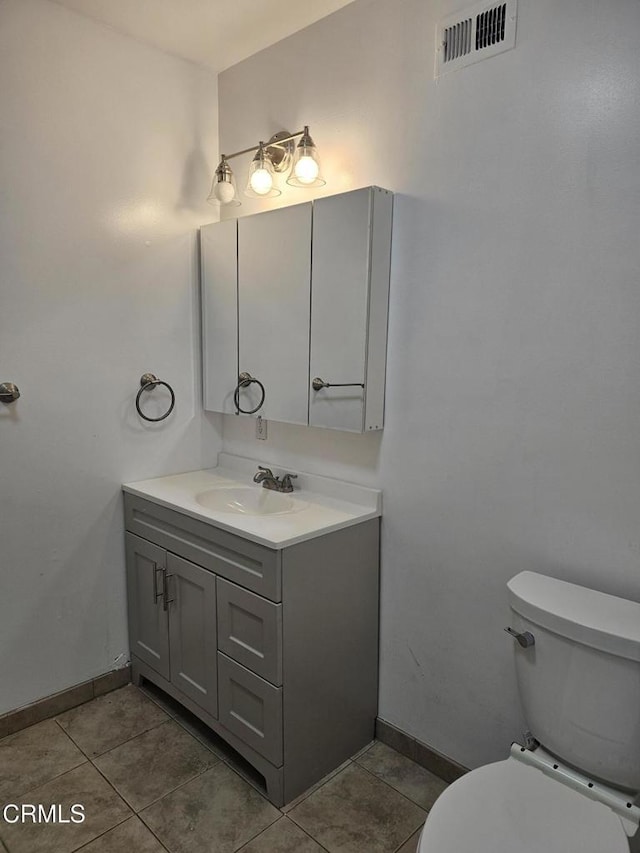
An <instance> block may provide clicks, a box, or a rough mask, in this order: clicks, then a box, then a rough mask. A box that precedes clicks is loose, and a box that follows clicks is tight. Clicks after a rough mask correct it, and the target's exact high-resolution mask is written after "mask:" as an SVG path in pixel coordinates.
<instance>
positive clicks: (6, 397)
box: [0, 382, 20, 405]
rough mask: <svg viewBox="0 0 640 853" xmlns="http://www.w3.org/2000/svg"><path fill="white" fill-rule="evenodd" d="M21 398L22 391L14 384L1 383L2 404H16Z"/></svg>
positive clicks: (0, 401)
mask: <svg viewBox="0 0 640 853" xmlns="http://www.w3.org/2000/svg"><path fill="white" fill-rule="evenodd" d="M19 396H20V389H19V388H18V386H17V385H14V383H13V382H0V403H6V404H7V405H8V404H9V403H15V401H16V400H17V399H18V397H19Z"/></svg>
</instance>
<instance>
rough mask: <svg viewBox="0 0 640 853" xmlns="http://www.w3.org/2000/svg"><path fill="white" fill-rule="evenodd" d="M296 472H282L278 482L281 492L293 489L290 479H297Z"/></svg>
mask: <svg viewBox="0 0 640 853" xmlns="http://www.w3.org/2000/svg"><path fill="white" fill-rule="evenodd" d="M297 478H298V475H297V474H284V475H283V477H282V479H281V480H280V483H281V485H282V491H283V492H292V491H293V483H292V482H291V481H292V480H297Z"/></svg>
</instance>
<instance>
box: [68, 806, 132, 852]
mask: <svg viewBox="0 0 640 853" xmlns="http://www.w3.org/2000/svg"><path fill="white" fill-rule="evenodd" d="M132 817H133V815H127V817H125V819H124V820H120V821H118V823H114V825H113V826H110V827H109V829H105V831H104V832H101V833H100V834H99V835H96V836H95V838H91V839H90V840H89V841H87V842H86V844H83V845H82V847H74V848H73V850H71V851H69V853H80V851H82V850H85V849H86V848H87V847H88V846H89V845H90V844H93V842H94V841H97V840H98V838H102V836H103V835H106V834H107V832H111V830H112V829H116V827H118V826H122V824H123V823H126V822H127V821H128V820H131V818H132Z"/></svg>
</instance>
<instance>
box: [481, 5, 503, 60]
mask: <svg viewBox="0 0 640 853" xmlns="http://www.w3.org/2000/svg"><path fill="white" fill-rule="evenodd" d="M506 19H507V4H506V3H502V4H501V5H500V6H496V8H495V9H489V11H488V12H483V13H482V14H481V15H478V16H477V17H476V50H481V49H482V48H483V47H490V46H491V45H492V44H498V43H499V42H501V41H504V32H505V23H506Z"/></svg>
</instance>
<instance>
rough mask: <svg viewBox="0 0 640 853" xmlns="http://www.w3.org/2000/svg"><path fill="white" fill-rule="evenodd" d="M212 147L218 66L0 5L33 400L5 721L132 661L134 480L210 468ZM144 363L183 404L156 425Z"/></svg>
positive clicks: (4, 197) (9, 450)
mask: <svg viewBox="0 0 640 853" xmlns="http://www.w3.org/2000/svg"><path fill="white" fill-rule="evenodd" d="M216 137H217V120H216V80H215V78H214V77H213V76H212V75H211V74H210V73H209V72H206V71H204V70H202V69H199V68H197V67H196V66H195V65H192V64H190V63H187V62H183V61H181V60H178V59H175V58H173V57H170V56H168V55H167V54H164V53H161V52H160V51H157V50H154V49H152V48H148V47H145V46H144V45H142V44H141V43H139V42H137V41H135V40H133V39H129V38H125V37H123V36H120V35H118V34H117V33H115V32H114V31H113V30H110V29H108V28H106V27H102V26H99V25H97V24H94V23H92V22H91V21H89V20H88V19H85V18H83V17H82V16H80V15H77V14H76V13H73V12H69V11H67V10H66V9H63V8H61V7H60V6H57V5H54V4H53V3H49V2H47V0H2V2H0V381H6V380H13V381H14V382H16V383H17V384H18V385H19V386H20V389H21V391H22V398H21V399H20V400H19V401H18V403H17V404H15V405H14V406H12V407H5V406H2V405H0V543H1V547H0V714H1V713H3V712H4V711H8V710H11V709H13V708H16V707H18V706H20V705H23V704H25V703H28V702H30V701H32V700H35V699H38V698H40V697H42V696H46V695H48V694H51V693H53V692H56V691H58V690H62V689H64V688H66V687H69V686H71V685H73V684H77V683H78V682H81V681H84V680H86V679H89V678H91V677H93V676H96V675H99V674H100V673H102V672H106V671H108V670H110V669H112V668H114V667H116V666H119V665H120V666H121V665H123V664H124V663H126V661H127V659H128V640H127V630H126V604H125V587H124V540H123V522H122V508H121V499H120V484H121V483H122V482H123V481H127V480H135V479H140V478H143V477H151V476H158V475H161V474H163V473H170V472H175V471H183V470H188V469H192V468H200V467H203V466H204V465H207V464H209V465H210V464H213V463H214V462H215V456H216V451H217V449H218V447H219V433H218V431H217V424H218V422H217V420H216V419H215V418H213V417H209V418H205V417H203V415H202V413H201V406H200V392H199V366H198V365H199V352H198V347H199V338H198V299H197V254H196V229H197V227H198V225H199V224H200V223H201V222H203V221H208V220H210V219H211V209H210V208H208V207H207V206H206V205H203V204H202V197H203V194H206V190H207V188H208V182H209V180H210V177H209V175H210V173H211V171H212V170H213V169H214V168H215V157H216V148H217V138H216ZM207 160H208V161H209V162H207ZM146 370H151V371H153V372H154V373H156V374H157V375H158V376H160V377H161V378H166V379H167V380H168V381H170V382H171V383H172V384H173V386H174V388H175V391H176V395H177V404H176V410H175V413H174V414H173V415H172V416H171V419H170V420H167V421H165V422H163V423H162V424H158V425H155V426H154V425H145V424H143V423H142V422H141V421H140V420H139V419H138V417H137V415H136V414H135V409H134V397H135V392H136V390H137V387H136V386H137V383H138V380H139V377H140V375H141V374H142V373H143V372H144V371H146ZM149 405H150V406H151V412H153V408H154V407H153V405H152V404H151V403H149Z"/></svg>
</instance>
